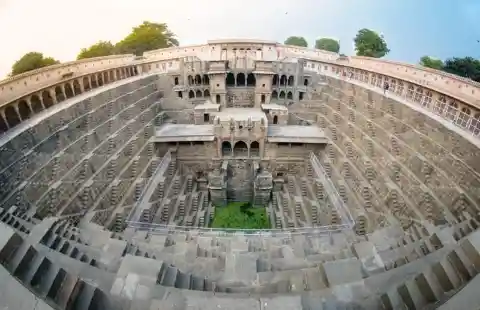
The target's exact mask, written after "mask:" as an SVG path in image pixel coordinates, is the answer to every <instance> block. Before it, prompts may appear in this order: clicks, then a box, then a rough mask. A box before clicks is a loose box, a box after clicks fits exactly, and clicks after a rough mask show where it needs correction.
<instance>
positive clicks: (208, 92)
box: [203, 89, 210, 98]
mask: <svg viewBox="0 0 480 310" xmlns="http://www.w3.org/2000/svg"><path fill="white" fill-rule="evenodd" d="M203 97H205V98H210V91H209V90H208V89H205V91H204V92H203Z"/></svg>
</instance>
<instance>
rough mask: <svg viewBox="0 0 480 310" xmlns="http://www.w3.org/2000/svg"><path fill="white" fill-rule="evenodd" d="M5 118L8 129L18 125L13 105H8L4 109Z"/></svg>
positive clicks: (17, 117) (18, 118) (18, 121)
mask: <svg viewBox="0 0 480 310" xmlns="http://www.w3.org/2000/svg"><path fill="white" fill-rule="evenodd" d="M5 118H6V121H7V124H8V126H9V127H10V128H12V127H14V126H16V125H18V124H19V123H20V117H19V116H18V114H17V111H15V108H14V107H13V105H9V106H8V107H6V108H5Z"/></svg>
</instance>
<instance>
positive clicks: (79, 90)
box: [73, 71, 113, 96]
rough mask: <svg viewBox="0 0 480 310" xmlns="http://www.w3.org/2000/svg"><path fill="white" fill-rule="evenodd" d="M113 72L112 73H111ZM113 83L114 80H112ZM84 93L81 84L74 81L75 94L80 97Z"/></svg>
mask: <svg viewBox="0 0 480 310" xmlns="http://www.w3.org/2000/svg"><path fill="white" fill-rule="evenodd" d="M111 72H112V71H110V73H111ZM112 81H113V80H112ZM81 93H82V88H81V87H80V82H79V81H78V80H74V81H73V94H74V95H75V96H76V95H80V94H81Z"/></svg>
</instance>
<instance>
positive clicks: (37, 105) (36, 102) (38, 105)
mask: <svg viewBox="0 0 480 310" xmlns="http://www.w3.org/2000/svg"><path fill="white" fill-rule="evenodd" d="M30 102H31V104H32V110H33V112H34V113H39V112H41V111H42V110H43V107H42V102H41V101H40V98H39V97H38V96H37V95H32V97H31V98H30Z"/></svg>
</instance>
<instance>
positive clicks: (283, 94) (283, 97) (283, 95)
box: [280, 90, 285, 99]
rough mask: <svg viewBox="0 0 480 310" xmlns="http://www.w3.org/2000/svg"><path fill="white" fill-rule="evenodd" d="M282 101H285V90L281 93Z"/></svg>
mask: <svg viewBox="0 0 480 310" xmlns="http://www.w3.org/2000/svg"><path fill="white" fill-rule="evenodd" d="M280 99H285V92H284V91H283V90H282V91H281V92H280Z"/></svg>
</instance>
